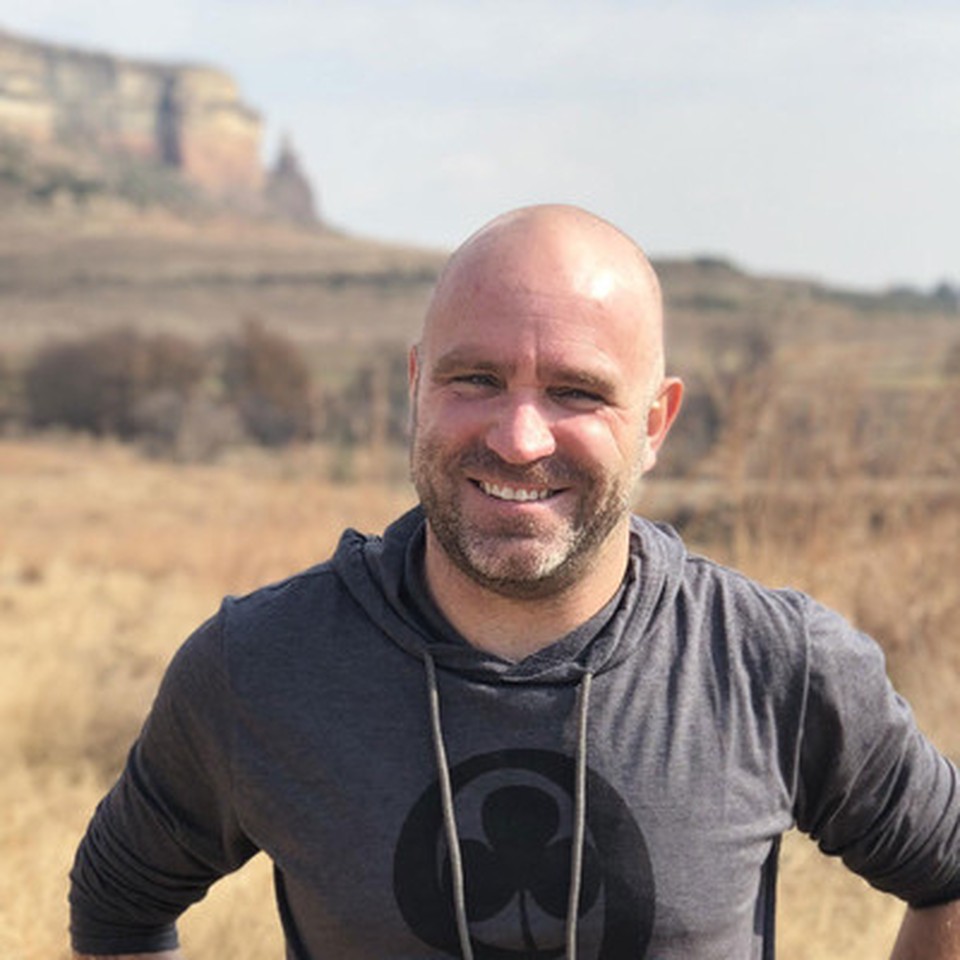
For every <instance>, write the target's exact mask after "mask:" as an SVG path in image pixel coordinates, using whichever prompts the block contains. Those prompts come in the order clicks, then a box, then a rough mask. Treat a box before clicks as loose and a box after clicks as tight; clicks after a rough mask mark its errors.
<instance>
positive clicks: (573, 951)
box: [567, 673, 593, 960]
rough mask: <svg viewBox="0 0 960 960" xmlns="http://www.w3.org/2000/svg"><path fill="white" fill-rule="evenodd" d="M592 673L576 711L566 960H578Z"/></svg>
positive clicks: (582, 686) (582, 683)
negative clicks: (575, 752)
mask: <svg viewBox="0 0 960 960" xmlns="http://www.w3.org/2000/svg"><path fill="white" fill-rule="evenodd" d="M592 682H593V674H592V673H585V674H584V675H583V679H582V680H581V681H580V691H579V703H578V705H577V706H578V709H577V768H576V774H575V778H574V787H573V843H572V849H571V851H570V900H569V901H568V903H567V960H577V922H578V919H579V915H580V882H581V880H582V879H583V876H582V875H583V845H584V842H585V841H586V833H587V715H588V711H589V709H590V685H591V683H592Z"/></svg>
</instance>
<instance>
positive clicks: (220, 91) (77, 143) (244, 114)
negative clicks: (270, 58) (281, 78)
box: [0, 31, 275, 207]
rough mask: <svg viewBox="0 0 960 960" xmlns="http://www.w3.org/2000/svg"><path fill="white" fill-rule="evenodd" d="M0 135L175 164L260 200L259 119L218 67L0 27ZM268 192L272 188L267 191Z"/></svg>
mask: <svg viewBox="0 0 960 960" xmlns="http://www.w3.org/2000/svg"><path fill="white" fill-rule="evenodd" d="M0 135H2V136H4V137H5V138H6V139H8V140H15V141H18V142H21V143H24V144H28V145H29V146H30V147H31V148H33V149H35V150H39V151H44V150H48V149H55V150H57V151H60V153H61V155H62V154H63V152H64V151H66V152H68V153H72V154H74V155H76V156H77V157H84V158H87V159H89V158H90V157H100V158H106V159H111V158H114V159H115V158H118V157H119V158H124V159H132V160H134V161H143V162H145V163H147V164H151V165H154V166H158V167H161V168H164V169H168V170H171V171H175V172H176V173H177V174H179V175H180V176H181V177H182V178H183V179H184V180H185V181H186V182H187V183H189V184H191V185H193V186H195V187H198V188H200V189H201V190H202V191H203V192H204V193H205V194H206V195H208V196H210V197H212V198H214V199H217V200H223V201H228V202H231V203H239V204H240V205H243V206H247V207H256V206H257V205H258V204H260V205H269V203H270V201H269V198H268V197H267V194H268V193H269V191H266V190H265V187H267V185H268V184H269V183H270V182H271V181H272V179H273V178H274V175H267V174H265V172H264V170H263V166H262V162H261V159H260V152H261V137H262V123H261V119H260V116H259V114H258V113H257V112H256V111H255V110H254V109H252V108H251V107H250V106H249V105H247V104H246V103H244V102H243V101H242V99H241V97H240V94H239V91H238V90H237V86H236V84H235V83H234V81H233V79H232V78H231V77H230V76H229V75H227V74H226V73H224V72H223V71H221V70H218V69H214V68H211V67H205V66H196V65H185V64H180V65H175V64H162V63H149V62H144V61H136V60H129V59H123V58H119V57H115V56H111V55H108V54H104V53H93V52H87V51H83V50H77V49H73V48H69V47H63V46H54V45H50V44H45V43H39V42H36V41H32V40H27V39H23V38H20V37H16V36H13V35H11V34H9V33H6V32H3V31H0ZM274 189H275V188H274Z"/></svg>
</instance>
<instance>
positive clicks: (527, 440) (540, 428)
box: [487, 401, 557, 464]
mask: <svg viewBox="0 0 960 960" xmlns="http://www.w3.org/2000/svg"><path fill="white" fill-rule="evenodd" d="M487 446H488V447H489V448H490V449H491V450H492V451H493V452H494V453H495V454H497V456H499V457H500V459H501V460H504V461H506V462H507V463H518V464H520V463H532V462H533V461H535V460H541V459H542V458H543V457H549V456H550V455H551V454H552V453H553V452H554V451H555V450H556V446H557V444H556V439H555V438H554V436H553V430H552V429H551V425H550V422H549V420H548V419H547V418H546V417H545V416H544V414H543V411H542V410H540V408H539V407H538V406H537V404H536V403H531V402H529V401H522V402H514V403H509V402H508V403H505V404H504V407H503V409H502V410H501V411H499V414H498V416H497V419H496V422H495V423H494V424H493V425H492V426H491V427H490V430H489V431H488V433H487Z"/></svg>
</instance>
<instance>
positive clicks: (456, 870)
mask: <svg viewBox="0 0 960 960" xmlns="http://www.w3.org/2000/svg"><path fill="white" fill-rule="evenodd" d="M423 662H424V666H425V667H426V673H427V699H428V703H429V706H430V733H431V736H432V738H433V752H434V757H435V758H436V764H437V777H438V779H439V783H440V804H441V807H442V811H443V828H444V833H445V835H446V839H447V847H448V849H449V852H450V876H451V881H452V884H453V908H454V913H455V915H456V922H457V937H458V938H459V941H460V954H461V957H462V960H473V944H472V943H471V941H470V928H469V925H468V921H467V901H466V893H465V889H464V880H463V856H462V853H461V849H460V834H459V832H458V831H457V819H456V812H455V810H454V805H453V789H452V787H451V784H450V765H449V763H448V762H447V751H446V748H445V747H444V743H443V727H442V725H441V723H440V689H439V686H438V684H437V668H436V665H435V664H434V662H433V657H432V656H431V655H430V654H429V653H427V652H426V651H425V652H424V655H423ZM592 681H593V675H592V674H591V673H585V674H584V675H583V679H582V680H581V681H580V687H579V690H578V697H577V748H576V769H575V773H574V807H573V840H572V844H571V852H570V897H569V900H568V904H567V923H566V946H567V953H566V955H567V960H576V956H577V923H578V914H579V907H580V884H581V875H582V872H583V847H584V843H585V841H586V826H587V717H588V715H589V710H590V686H591V683H592Z"/></svg>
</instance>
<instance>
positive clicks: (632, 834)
mask: <svg viewBox="0 0 960 960" xmlns="http://www.w3.org/2000/svg"><path fill="white" fill-rule="evenodd" d="M574 775H575V771H574V762H573V760H572V759H571V758H570V757H567V756H564V755H563V754H559V753H554V752H551V751H546V750H521V749H515V750H502V751H497V752H495V753H487V754H482V755H479V756H476V757H472V758H471V759H469V760H465V761H464V762H463V763H460V764H458V765H457V766H456V767H454V768H452V769H451V771H450V779H451V785H452V788H453V794H454V799H455V801H456V807H457V824H458V829H459V831H460V847H461V853H462V858H463V872H464V886H465V889H466V901H467V919H468V922H469V925H470V939H471V943H472V945H473V950H474V954H475V956H476V957H477V960H512V958H531V960H532V958H537V960H539V958H542V960H550V958H560V957H562V956H563V954H564V951H565V946H564V942H563V941H564V922H565V920H566V913H567V901H568V897H569V889H570V863H571V845H572V824H573V786H574ZM586 828H587V829H586V838H585V843H584V851H583V868H582V873H581V888H580V902H579V905H578V911H577V913H578V917H579V919H580V923H581V925H582V926H583V927H584V929H587V928H589V929H590V930H591V931H594V933H593V934H592V938H591V939H592V942H595V943H596V952H595V954H594V955H595V956H596V957H597V958H598V960H621V958H623V960H627V958H630V960H638V958H641V957H643V956H644V953H645V950H646V947H647V944H648V943H649V941H650V934H651V930H652V927H653V914H654V882H653V872H652V869H651V866H650V858H649V855H648V853H647V846H646V843H645V842H644V839H643V834H642V833H641V831H640V829H639V827H638V826H637V824H636V822H635V821H634V819H633V817H632V816H631V814H630V811H629V809H628V808H627V805H626V804H625V803H624V801H623V799H622V798H621V797H620V796H619V794H618V793H617V792H616V791H615V790H614V789H613V788H612V787H611V786H610V785H609V784H608V783H607V782H606V781H605V780H604V779H603V778H602V777H600V776H599V775H598V774H596V773H595V772H593V771H592V770H588V771H587V802H586ZM393 885H394V896H395V897H396V901H397V904H398V906H399V908H400V912H401V913H402V915H403V917H404V920H405V921H406V923H407V924H408V926H409V927H410V929H411V930H412V931H413V932H414V933H415V934H416V936H417V937H418V938H419V939H420V940H421V941H423V942H424V943H426V944H428V945H429V946H431V947H434V948H436V949H438V950H442V951H443V952H445V953H448V954H450V955H451V956H457V955H458V954H459V952H460V947H459V941H458V938H457V927H456V918H455V916H454V912H453V894H452V883H451V876H450V858H449V852H448V848H447V843H446V836H445V834H444V828H443V811H442V807H441V800H440V786H439V783H438V782H434V783H433V784H431V786H430V787H429V788H428V789H427V790H426V791H425V792H424V793H423V795H422V796H421V797H420V799H419V800H418V801H417V802H416V804H415V805H414V807H413V809H412V810H411V811H410V814H409V815H408V817H407V819H406V821H405V823H404V826H403V828H402V830H401V832H400V837H399V840H398V842H397V848H396V852H395V855H394V870H393Z"/></svg>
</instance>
